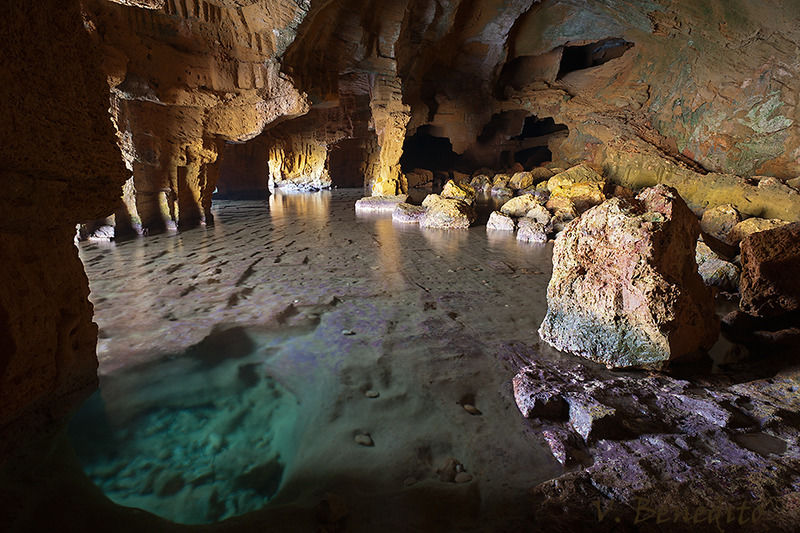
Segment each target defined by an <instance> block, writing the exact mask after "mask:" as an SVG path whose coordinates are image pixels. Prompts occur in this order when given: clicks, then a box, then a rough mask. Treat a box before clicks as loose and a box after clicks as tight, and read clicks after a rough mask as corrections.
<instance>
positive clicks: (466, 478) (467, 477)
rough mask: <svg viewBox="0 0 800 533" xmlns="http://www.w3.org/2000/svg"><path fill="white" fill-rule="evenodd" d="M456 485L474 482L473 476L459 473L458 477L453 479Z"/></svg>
mask: <svg viewBox="0 0 800 533" xmlns="http://www.w3.org/2000/svg"><path fill="white" fill-rule="evenodd" d="M453 481H454V482H455V483H469V482H470V481H472V474H467V473H466V472H459V473H458V474H456V477H455V478H453Z"/></svg>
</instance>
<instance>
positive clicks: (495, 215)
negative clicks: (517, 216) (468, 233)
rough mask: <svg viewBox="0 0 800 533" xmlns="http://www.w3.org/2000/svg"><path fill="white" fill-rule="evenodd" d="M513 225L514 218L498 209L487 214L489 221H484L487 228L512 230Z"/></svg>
mask: <svg viewBox="0 0 800 533" xmlns="http://www.w3.org/2000/svg"><path fill="white" fill-rule="evenodd" d="M514 227H515V224H514V219H512V218H511V217H510V216H508V215H504V214H503V213H501V212H500V211H493V212H492V214H491V215H489V221H488V222H487V223H486V229H487V230H496V231H514Z"/></svg>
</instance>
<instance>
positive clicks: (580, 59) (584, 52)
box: [556, 37, 633, 79]
mask: <svg viewBox="0 0 800 533" xmlns="http://www.w3.org/2000/svg"><path fill="white" fill-rule="evenodd" d="M632 47H633V43H632V42H629V41H626V40H625V39H621V38H619V37H610V38H608V39H603V40H601V41H596V42H593V43H589V44H584V45H579V46H565V47H564V50H563V52H562V54H561V65H560V67H559V70H558V75H557V76H556V79H561V78H563V77H564V76H566V75H567V74H569V73H570V72H575V71H577V70H583V69H587V68H592V67H596V66H599V65H602V64H604V63H607V62H609V61H611V60H612V59H617V58H618V57H622V54H624V53H625V52H626V51H628V50H629V49H630V48H632Z"/></svg>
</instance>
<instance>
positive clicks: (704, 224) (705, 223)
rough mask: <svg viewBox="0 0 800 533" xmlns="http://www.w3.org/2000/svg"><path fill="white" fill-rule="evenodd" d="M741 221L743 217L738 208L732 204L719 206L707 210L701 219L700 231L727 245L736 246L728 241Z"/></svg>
mask: <svg viewBox="0 0 800 533" xmlns="http://www.w3.org/2000/svg"><path fill="white" fill-rule="evenodd" d="M741 221H742V215H740V214H739V211H738V210H737V209H736V207H734V206H733V205H731V204H724V205H718V206H716V207H712V208H711V209H706V210H705V212H704V213H703V218H701V219H700V229H701V230H703V232H704V233H707V234H709V235H711V236H712V237H715V238H717V239H719V240H721V241H722V242H724V243H726V244H734V243H733V242H730V241H729V240H728V236H729V235H730V233H731V231H732V230H733V228H734V227H736V224H738V223H739V222H741Z"/></svg>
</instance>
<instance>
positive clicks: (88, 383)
mask: <svg viewBox="0 0 800 533" xmlns="http://www.w3.org/2000/svg"><path fill="white" fill-rule="evenodd" d="M6 7H7V9H6V10H5V12H4V16H3V19H2V21H0V38H2V40H3V55H2V59H0V64H1V65H2V68H0V78H1V79H2V86H3V91H4V102H5V103H4V104H3V105H2V106H0V109H2V120H0V139H2V142H1V143H0V154H1V155H0V160H1V161H2V164H1V166H0V174H2V180H3V183H5V184H6V185H7V190H6V194H4V195H3V197H2V199H0V254H2V257H3V261H1V262H0V274H2V276H3V279H4V280H5V282H4V283H3V284H2V286H1V287H0V428H2V434H3V437H4V438H2V439H0V456H2V455H3V453H4V452H6V451H7V446H9V445H10V444H12V443H14V442H15V441H17V442H19V441H20V439H22V436H21V435H20V434H19V432H23V431H26V430H28V429H37V428H36V427H35V426H37V425H38V424H41V423H43V422H49V421H50V420H51V419H52V418H53V416H61V415H63V414H64V412H65V411H67V410H69V409H71V408H72V407H74V405H75V404H76V400H80V399H83V397H85V396H87V395H88V394H89V393H90V392H92V391H93V389H94V387H96V383H97V375H96V370H97V359H96V357H95V343H96V341H97V326H96V325H95V324H94V323H93V322H92V305H91V303H89V300H88V298H87V296H88V294H89V286H88V280H87V279H86V275H85V274H84V271H83V265H82V264H81V261H80V259H78V253H77V250H76V248H75V246H74V245H73V241H72V239H73V236H74V234H75V225H76V224H77V223H78V222H80V221H84V220H93V219H99V218H102V217H105V216H107V215H110V214H111V213H112V212H113V210H114V209H115V208H117V207H118V205H119V202H120V198H121V194H122V184H123V182H124V181H125V172H124V171H125V168H124V166H123V164H122V157H121V155H120V151H119V149H118V148H117V146H116V144H115V136H114V130H113V128H112V124H111V121H110V120H109V117H108V112H107V110H108V96H109V93H108V86H107V85H106V82H105V76H104V75H103V74H102V71H101V65H100V57H101V49H100V47H99V46H98V42H97V34H96V32H87V31H86V29H85V22H84V19H83V17H82V14H81V8H80V6H79V3H78V2H77V1H56V0H43V1H41V2H35V3H30V4H11V5H8V6H6ZM54 13H58V16H54ZM34 66H35V68H34ZM23 414H24V415H25V416H22V415H23ZM12 423H13V425H11V424H12ZM14 436H16V437H14Z"/></svg>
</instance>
